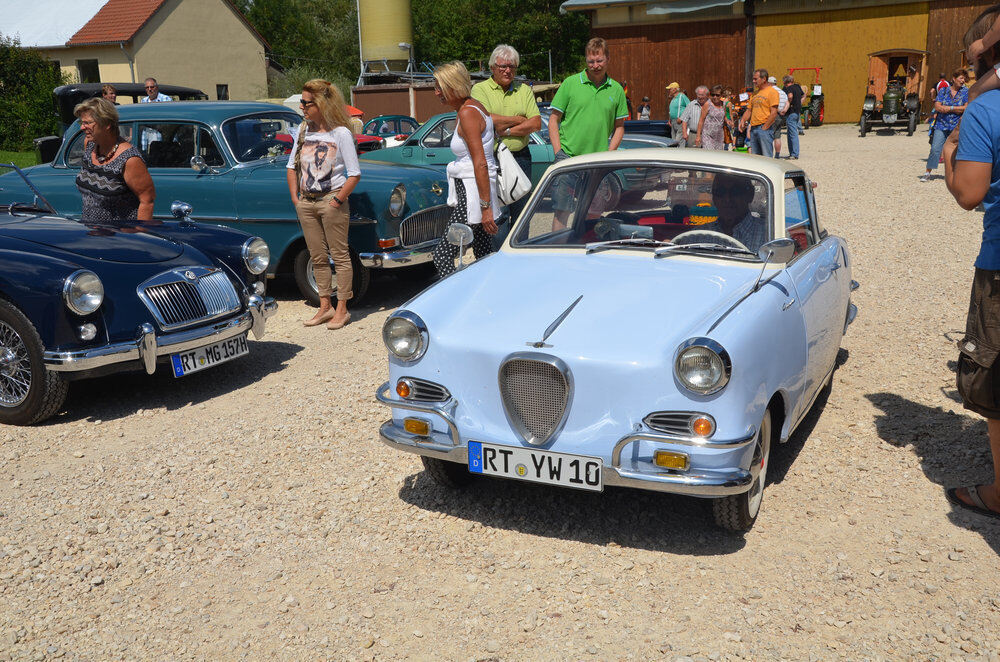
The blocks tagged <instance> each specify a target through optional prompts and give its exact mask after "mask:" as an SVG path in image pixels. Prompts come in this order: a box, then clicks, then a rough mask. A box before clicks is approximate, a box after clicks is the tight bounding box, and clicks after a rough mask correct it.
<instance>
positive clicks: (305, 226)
mask: <svg viewBox="0 0 1000 662" xmlns="http://www.w3.org/2000/svg"><path fill="white" fill-rule="evenodd" d="M299 105H300V106H301V107H302V114H303V115H304V116H305V121H304V122H303V123H302V125H301V126H300V127H299V132H298V135H297V136H296V138H295V145H294V146H293V147H292V153H291V155H290V156H289V157H288V166H287V167H288V192H289V193H290V194H291V196H292V204H293V205H294V206H295V213H296V215H297V216H298V217H299V224H300V225H301V226H302V234H303V235H304V236H305V240H306V247H307V248H308V249H309V258H310V260H311V261H312V267H313V274H314V275H315V276H316V287H317V289H318V290H319V311H318V312H317V313H316V314H315V315H313V316H312V317H311V318H310V319H308V320H306V321H305V322H303V324H304V325H305V326H319V325H320V324H323V323H324V322H326V327H327V328H328V329H341V328H343V327H344V326H345V325H346V324H347V323H348V322H350V321H351V314H350V313H349V312H348V311H347V301H348V300H349V299H350V298H351V297H352V296H353V295H354V292H353V288H352V281H353V279H354V270H353V268H352V267H351V254H350V251H349V250H348V248H347V230H348V227H349V223H350V218H351V210H350V206H349V204H348V196H350V195H351V191H353V190H354V187H355V186H357V184H358V182H359V181H361V167H360V165H359V164H358V152H357V149H356V148H355V145H354V134H353V133H351V130H350V128H348V127H350V118H349V117H348V115H347V108H346V107H345V103H344V97H343V96H342V95H341V94H340V90H338V89H337V88H336V86H334V85H333V84H331V83H330V82H329V81H325V80H321V79H318V78H315V79H313V80H310V81H309V82H307V83H306V84H305V85H303V86H302V101H301V102H300V103H299ZM330 259H333V266H334V269H335V270H336V279H337V292H336V294H337V306H336V308H334V307H333V303H332V302H331V300H330V298H331V296H332V295H333V293H334V292H333V278H334V272H332V271H331V270H330V262H329V260H330Z"/></svg>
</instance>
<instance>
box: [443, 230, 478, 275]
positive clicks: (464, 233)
mask: <svg viewBox="0 0 1000 662" xmlns="http://www.w3.org/2000/svg"><path fill="white" fill-rule="evenodd" d="M472 237H473V234H472V228H470V227H469V226H468V225H466V224H465V223H452V224H451V225H449V226H448V229H447V230H446V231H445V233H444V239H445V241H447V242H448V243H449V244H451V245H452V246H458V268H459V269H461V268H463V267H464V266H465V265H464V264H463V260H464V255H465V247H466V246H468V245H469V244H471V243H472Z"/></svg>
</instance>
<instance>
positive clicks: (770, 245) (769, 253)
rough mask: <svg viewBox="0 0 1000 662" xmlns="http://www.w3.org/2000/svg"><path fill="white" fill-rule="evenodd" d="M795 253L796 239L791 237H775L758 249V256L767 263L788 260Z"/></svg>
mask: <svg viewBox="0 0 1000 662" xmlns="http://www.w3.org/2000/svg"><path fill="white" fill-rule="evenodd" d="M794 255H795V241H794V240H793V239H789V238H788V237H782V238H781V239H773V240H771V241H769V242H767V243H766V244H764V245H763V246H761V247H760V250H758V251H757V257H759V258H760V259H761V260H763V261H764V262H765V263H771V262H779V263H784V262H788V261H789V260H791V259H792V257H793V256H794Z"/></svg>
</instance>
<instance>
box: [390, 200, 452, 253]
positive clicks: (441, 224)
mask: <svg viewBox="0 0 1000 662" xmlns="http://www.w3.org/2000/svg"><path fill="white" fill-rule="evenodd" d="M449 218H451V207H449V206H447V205H442V206H440V207H429V208H427V209H422V210H420V211H418V212H417V213H416V214H411V215H410V216H407V217H406V218H404V219H403V221H402V222H401V223H400V224H399V241H400V243H402V245H403V246H404V247H405V248H410V247H412V246H416V245H418V244H422V243H425V242H428V241H432V240H434V239H440V238H441V237H443V236H444V231H445V229H446V228H447V227H448V219H449Z"/></svg>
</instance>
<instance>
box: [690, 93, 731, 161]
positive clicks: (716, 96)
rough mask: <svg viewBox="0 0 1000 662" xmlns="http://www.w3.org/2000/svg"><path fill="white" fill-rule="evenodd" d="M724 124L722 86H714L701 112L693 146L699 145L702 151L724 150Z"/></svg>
mask: <svg viewBox="0 0 1000 662" xmlns="http://www.w3.org/2000/svg"><path fill="white" fill-rule="evenodd" d="M725 122H726V114H725V110H724V108H723V107H722V86H721V85H715V86H713V87H712V89H711V90H710V91H709V93H708V103H706V104H705V106H704V108H703V109H702V111H701V119H700V120H699V121H698V137H697V138H696V139H695V144H696V145H701V147H702V149H717V150H723V149H725V148H726V134H725V128H724V127H725Z"/></svg>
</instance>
